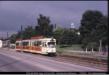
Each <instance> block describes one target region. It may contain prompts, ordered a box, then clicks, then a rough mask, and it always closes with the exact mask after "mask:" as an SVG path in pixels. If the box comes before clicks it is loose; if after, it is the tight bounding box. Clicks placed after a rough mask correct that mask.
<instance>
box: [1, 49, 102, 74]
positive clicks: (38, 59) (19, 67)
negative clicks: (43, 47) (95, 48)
mask: <svg viewBox="0 0 109 75" xmlns="http://www.w3.org/2000/svg"><path fill="white" fill-rule="evenodd" d="M0 72H104V71H103V70H100V69H95V68H90V67H85V66H80V65H75V64H71V63H65V62H61V61H56V60H53V59H52V57H49V58H48V56H43V55H39V54H32V53H25V52H16V51H15V50H11V49H10V50H8V49H0Z"/></svg>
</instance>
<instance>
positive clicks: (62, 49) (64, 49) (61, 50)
mask: <svg viewBox="0 0 109 75" xmlns="http://www.w3.org/2000/svg"><path fill="white" fill-rule="evenodd" d="M56 48H57V53H58V54H59V55H68V56H78V57H87V58H96V59H103V60H107V58H106V57H100V56H96V53H86V52H82V53H81V52H75V51H84V50H83V49H82V48H81V45H80V44H76V45H72V46H67V45H65V46H60V45H57V46H56ZM73 51H74V52H73Z"/></svg>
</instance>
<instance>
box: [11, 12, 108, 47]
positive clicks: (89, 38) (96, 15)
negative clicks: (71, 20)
mask: <svg viewBox="0 0 109 75" xmlns="http://www.w3.org/2000/svg"><path fill="white" fill-rule="evenodd" d="M80 22H81V24H80V27H79V29H75V28H73V29H71V28H70V29H68V28H60V27H57V25H56V24H55V25H54V24H51V21H50V18H49V17H47V16H44V15H42V14H40V15H39V17H38V18H37V25H36V26H34V27H33V26H27V27H26V28H25V29H23V31H22V32H21V31H18V33H17V34H13V35H12V36H11V37H10V41H11V43H15V41H16V39H18V38H21V35H22V38H23V39H28V38H31V37H32V36H37V35H43V36H45V37H54V38H56V40H57V44H59V45H64V44H66V45H72V44H82V48H84V49H85V48H86V47H87V48H88V49H91V48H94V49H98V46H99V40H102V45H103V47H104V46H106V45H108V42H107V41H108V37H107V34H108V17H107V16H104V15H103V14H102V13H101V12H99V11H93V10H87V11H86V12H84V14H83V15H82V19H81V21H80ZM78 32H80V35H78V34H77V33H78Z"/></svg>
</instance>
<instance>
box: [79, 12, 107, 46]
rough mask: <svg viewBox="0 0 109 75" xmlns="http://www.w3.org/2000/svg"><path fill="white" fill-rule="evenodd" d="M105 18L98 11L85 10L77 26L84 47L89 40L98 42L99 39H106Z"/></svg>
mask: <svg viewBox="0 0 109 75" xmlns="http://www.w3.org/2000/svg"><path fill="white" fill-rule="evenodd" d="M107 22H108V21H107V19H106V17H105V16H104V15H103V14H102V13H101V12H99V11H91V10H88V11H86V12H85V13H84V14H83V16H82V20H81V26H80V28H79V30H80V33H81V37H82V44H83V47H86V46H87V45H88V44H89V43H91V42H96V43H98V44H99V40H103V39H105V40H107V30H108V29H107V26H108V25H107Z"/></svg>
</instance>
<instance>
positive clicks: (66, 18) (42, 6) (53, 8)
mask: <svg viewBox="0 0 109 75" xmlns="http://www.w3.org/2000/svg"><path fill="white" fill-rule="evenodd" d="M86 10H98V11H101V12H102V13H103V14H104V15H107V12H108V11H107V1H0V37H1V36H6V32H8V33H9V35H11V34H12V33H16V32H17V31H18V30H20V26H21V25H23V27H26V26H27V25H32V26H35V25H36V24H37V17H38V15H39V14H43V15H45V16H49V17H50V19H51V23H52V24H57V25H58V26H60V27H66V28H69V27H70V25H71V23H72V22H73V23H74V25H75V27H76V28H78V27H79V26H80V20H81V17H82V14H83V13H84V12H85V11H86Z"/></svg>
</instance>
